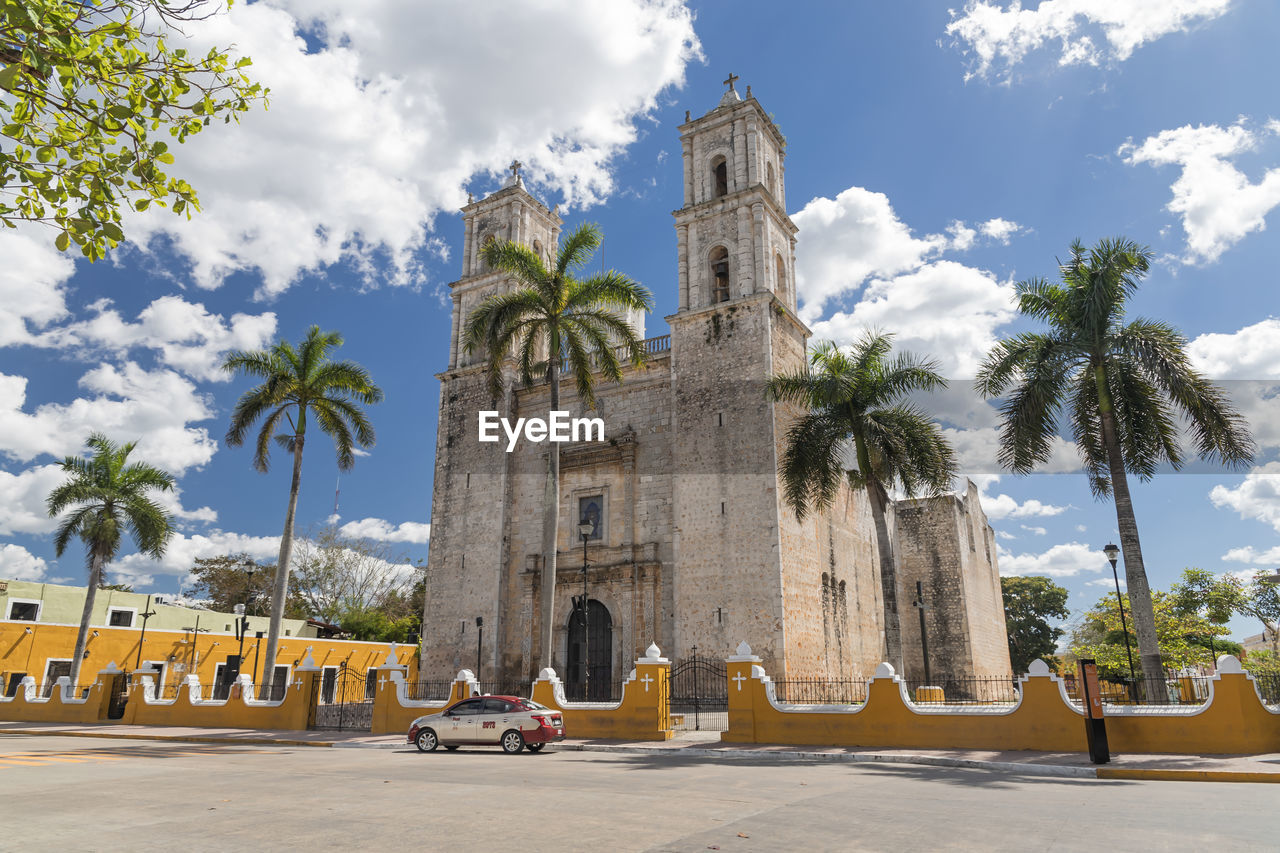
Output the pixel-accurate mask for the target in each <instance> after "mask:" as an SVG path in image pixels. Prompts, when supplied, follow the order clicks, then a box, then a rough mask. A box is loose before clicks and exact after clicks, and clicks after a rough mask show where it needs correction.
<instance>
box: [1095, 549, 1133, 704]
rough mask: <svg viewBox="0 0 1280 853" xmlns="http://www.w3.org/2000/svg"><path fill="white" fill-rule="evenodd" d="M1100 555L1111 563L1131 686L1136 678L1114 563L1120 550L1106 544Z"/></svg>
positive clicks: (1118, 577)
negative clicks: (1104, 556)
mask: <svg viewBox="0 0 1280 853" xmlns="http://www.w3.org/2000/svg"><path fill="white" fill-rule="evenodd" d="M1102 553H1104V554H1106V555H1107V559H1108V560H1110V561H1111V577H1112V579H1113V580H1114V581H1115V582H1116V606H1117V607H1119V608H1120V631H1121V633H1123V634H1124V653H1125V655H1127V656H1128V658H1129V684H1130V685H1132V684H1134V682H1136V681H1137V677H1136V676H1135V675H1134V674H1133V649H1132V648H1131V647H1130V646H1129V625H1128V623H1127V622H1126V621H1125V618H1124V601H1123V599H1121V598H1120V575H1118V574H1117V573H1116V561H1117V560H1118V559H1119V558H1120V549H1119V548H1117V547H1116V546H1115V545H1113V544H1112V543H1110V542H1108V543H1107V547H1105V548H1103V549H1102ZM1131 689H1132V688H1131Z"/></svg>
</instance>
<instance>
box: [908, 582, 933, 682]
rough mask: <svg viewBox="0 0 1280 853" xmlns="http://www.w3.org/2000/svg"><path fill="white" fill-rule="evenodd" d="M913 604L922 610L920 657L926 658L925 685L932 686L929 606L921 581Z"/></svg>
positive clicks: (917, 586)
mask: <svg viewBox="0 0 1280 853" xmlns="http://www.w3.org/2000/svg"><path fill="white" fill-rule="evenodd" d="M912 604H913V606H915V607H918V608H920V656H921V657H923V658H924V683H925V684H932V683H933V679H932V678H930V677H929V632H928V629H927V628H926V627H925V620H924V612H925V610H927V609H928V605H927V604H925V603H924V583H923V582H921V581H916V600H915V601H914V602H913V603H912Z"/></svg>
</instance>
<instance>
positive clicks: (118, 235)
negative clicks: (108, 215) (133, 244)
mask: <svg viewBox="0 0 1280 853" xmlns="http://www.w3.org/2000/svg"><path fill="white" fill-rule="evenodd" d="M102 233H103V234H106V235H107V236H108V237H110V238H111V239H112V240H115V241H116V242H117V243H123V242H124V232H123V231H121V230H120V226H119V225H116V224H115V223H114V222H104V223H102Z"/></svg>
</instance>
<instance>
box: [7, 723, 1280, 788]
mask: <svg viewBox="0 0 1280 853" xmlns="http://www.w3.org/2000/svg"><path fill="white" fill-rule="evenodd" d="M0 735H27V736H33V737H97V738H118V739H122V740H161V741H175V742H179V743H219V744H247V745H250V746H307V747H322V748H327V749H401V750H404V749H411V748H412V745H411V744H408V743H398V742H396V743H367V742H366V743H359V742H341V741H309V740H295V739H292V738H283V737H243V738H242V737H215V736H200V735H164V734H156V733H151V734H137V733H133V732H118V731H112V730H110V729H103V730H100V731H68V730H63V729H6V728H0ZM556 749H557V750H564V751H566V752H612V753H619V754H624V755H650V756H655V755H661V756H671V757H680V756H692V757H697V758H717V759H721V760H724V761H752V760H764V761H825V762H831V763H841V762H843V763H848V764H914V765H919V766H926V767H958V768H963V769H968V770H993V771H998V772H1002V773H1021V774H1023V775H1025V776H1042V777H1049V778H1059V779H1099V780H1114V781H1148V782H1254V783H1280V773H1257V772H1251V771H1232V770H1163V769H1159V768H1141V767H1078V766H1074V765H1068V764H1031V763H1026V764H1024V763H1021V762H1017V761H984V760H982V759H978V758H956V757H954V756H949V755H948V756H942V755H911V754H904V753H895V752H853V753H845V752H816V751H808V752H793V751H788V752H778V751H772V750H770V751H764V750H745V749H713V748H708V747H696V746H692V747H665V746H630V745H625V744H612V743H563V744H557V745H556Z"/></svg>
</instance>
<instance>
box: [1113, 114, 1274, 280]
mask: <svg viewBox="0 0 1280 853" xmlns="http://www.w3.org/2000/svg"><path fill="white" fill-rule="evenodd" d="M1245 125H1246V119H1244V118H1241V119H1240V120H1239V121H1237V122H1236V123H1235V124H1234V125H1232V126H1231V127H1225V128H1224V127H1219V126H1218V125H1215V124H1211V125H1199V126H1196V127H1192V126H1191V125H1184V126H1183V127H1179V128H1176V129H1174V130H1165V131H1161V132H1160V133H1159V134H1157V135H1155V136H1152V137H1149V138H1147V139H1146V140H1144V141H1143V142H1142V144H1140V145H1135V144H1133V143H1132V142H1126V143H1125V144H1124V145H1122V146H1120V149H1119V151H1118V153H1119V154H1120V156H1121V157H1122V158H1123V159H1124V161H1125V162H1126V163H1129V164H1136V163H1150V164H1152V165H1153V166H1169V165H1177V166H1180V167H1182V174H1180V175H1179V176H1178V179H1177V180H1176V181H1174V182H1173V185H1172V186H1171V187H1170V189H1172V190H1173V199H1172V200H1171V201H1170V202H1169V203H1168V205H1166V209H1167V210H1169V212H1171V213H1175V214H1178V215H1180V216H1181V217H1182V228H1183V230H1184V231H1185V232H1186V234H1187V251H1186V254H1185V255H1184V256H1183V258H1182V260H1183V262H1184V263H1211V262H1213V261H1216V260H1217V259H1218V257H1219V256H1220V255H1221V254H1222V253H1223V252H1225V251H1226V250H1227V249H1229V248H1231V247H1232V246H1234V245H1235V244H1236V243H1238V242H1239V241H1240V240H1241V239H1243V238H1244V236H1245V235H1246V234H1249V233H1250V232H1253V231H1262V230H1264V229H1265V228H1266V216H1267V214H1268V213H1269V212H1270V211H1271V210H1272V209H1273V208H1274V207H1275V206H1276V205H1277V204H1280V167H1277V168H1273V169H1270V170H1268V171H1267V172H1266V174H1264V175H1263V176H1262V178H1261V179H1260V180H1259V181H1258V183H1256V184H1255V183H1250V182H1249V178H1248V177H1247V176H1246V175H1245V174H1244V172H1241V171H1240V170H1239V169H1237V168H1236V167H1235V166H1234V165H1232V164H1231V163H1230V162H1229V160H1230V159H1231V158H1232V157H1234V156H1236V155H1238V154H1242V153H1244V152H1246V151H1253V150H1255V149H1256V148H1257V147H1258V144H1259V142H1260V136H1259V134H1258V133H1255V132H1254V131H1251V130H1249V129H1248V128H1247V127H1246V126H1245ZM1278 132H1280V124H1278V123H1276V122H1270V123H1268V124H1267V125H1266V130H1265V131H1264V133H1265V134H1268V135H1275V134H1277V133H1278Z"/></svg>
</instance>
